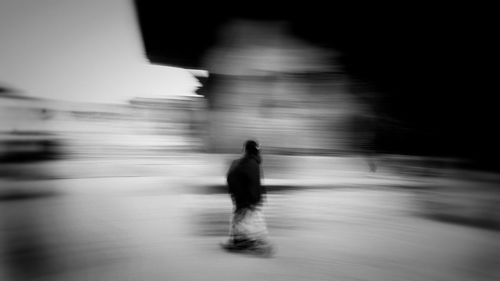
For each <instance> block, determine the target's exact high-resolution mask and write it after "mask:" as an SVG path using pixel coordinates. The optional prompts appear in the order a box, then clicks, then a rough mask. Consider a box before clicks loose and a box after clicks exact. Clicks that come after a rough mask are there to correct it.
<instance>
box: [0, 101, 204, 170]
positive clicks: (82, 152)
mask: <svg viewBox="0 0 500 281" xmlns="http://www.w3.org/2000/svg"><path fill="white" fill-rule="evenodd" d="M203 108H204V101H203V98H201V97H195V96H185V97H170V98H164V99H147V98H136V99H133V100H131V101H130V103H129V104H104V103H78V102H67V101H59V100H49V99H39V98H32V97H29V96H24V95H22V94H20V93H16V92H12V91H9V92H7V91H3V92H2V93H0V160H1V161H34V160H48V159H55V158H62V157H116V156H118V157H121V156H151V155H155V156H162V155H166V154H168V153H169V152H172V151H182V150H184V151H186V150H189V151H193V150H202V149H203V144H204V143H203V141H202V134H200V132H203V128H204V126H203V120H205V118H204V117H203V115H202V114H203V112H204V110H203Z"/></svg>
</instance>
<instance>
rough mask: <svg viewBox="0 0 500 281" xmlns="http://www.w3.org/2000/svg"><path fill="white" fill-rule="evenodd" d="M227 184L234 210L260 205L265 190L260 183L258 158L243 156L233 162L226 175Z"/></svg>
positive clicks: (256, 156)
mask: <svg viewBox="0 0 500 281" xmlns="http://www.w3.org/2000/svg"><path fill="white" fill-rule="evenodd" d="M227 184H228V187H229V190H228V191H229V194H230V195H231V198H232V200H233V203H234V205H235V208H236V210H240V209H243V208H252V207H256V206H259V205H261V204H262V201H263V199H264V194H265V189H264V187H262V186H261V183H260V157H259V156H258V155H245V156H244V157H242V158H240V159H237V160H234V161H233V163H232V164H231V167H230V168H229V171H228V173H227Z"/></svg>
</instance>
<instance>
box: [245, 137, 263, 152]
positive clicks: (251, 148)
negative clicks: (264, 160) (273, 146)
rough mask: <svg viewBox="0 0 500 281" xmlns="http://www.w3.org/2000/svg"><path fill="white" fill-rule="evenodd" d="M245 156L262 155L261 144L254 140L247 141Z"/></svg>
mask: <svg viewBox="0 0 500 281" xmlns="http://www.w3.org/2000/svg"><path fill="white" fill-rule="evenodd" d="M245 154H247V155H259V154H260V147H259V144H258V143H257V142H256V141H254V140H247V141H246V142H245Z"/></svg>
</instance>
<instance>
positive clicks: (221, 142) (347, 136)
mask: <svg viewBox="0 0 500 281" xmlns="http://www.w3.org/2000/svg"><path fill="white" fill-rule="evenodd" d="M217 42H218V44H216V45H215V47H213V48H212V49H211V50H209V51H208V52H207V55H206V57H205V60H204V62H205V68H206V69H208V70H209V72H210V73H211V74H210V77H209V78H208V80H207V81H206V82H205V87H206V88H205V89H202V94H203V95H205V96H207V98H208V101H209V108H210V112H209V123H210V125H209V145H210V148H211V150H212V151H215V152H234V151H237V150H238V149H239V148H240V146H241V144H242V143H243V141H244V140H245V139H249V138H256V139H258V140H259V141H260V142H261V143H262V145H263V147H264V149H266V151H268V152H276V153H320V154H324V153H340V152H347V151H349V150H350V149H351V148H352V147H351V146H352V136H353V134H352V129H353V127H352V122H351V119H352V118H353V116H359V115H366V114H367V112H366V109H365V108H364V107H363V105H362V103H360V102H359V101H358V100H357V99H356V98H354V96H353V95H352V93H351V92H350V90H349V89H350V88H351V87H350V85H349V84H350V83H351V82H350V80H349V78H348V77H347V75H346V74H345V73H344V72H343V71H342V69H341V68H340V67H339V64H337V63H335V60H334V58H335V56H336V55H337V54H336V53H335V52H334V51H332V50H331V49H323V48H321V47H320V46H316V45H313V44H311V43H308V42H306V41H303V40H301V39H299V38H296V37H294V36H293V35H292V34H291V33H290V32H289V31H288V26H287V23H286V22H281V21H252V20H233V21H230V22H229V23H228V24H227V25H225V26H224V27H223V28H221V29H220V32H219V36H218V39H217Z"/></svg>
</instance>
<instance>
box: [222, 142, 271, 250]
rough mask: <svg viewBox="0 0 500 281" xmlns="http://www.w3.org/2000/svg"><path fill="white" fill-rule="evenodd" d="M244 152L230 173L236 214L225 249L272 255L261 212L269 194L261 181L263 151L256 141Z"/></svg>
mask: <svg viewBox="0 0 500 281" xmlns="http://www.w3.org/2000/svg"><path fill="white" fill-rule="evenodd" d="M244 150H245V152H244V155H243V157H241V158H240V159H237V160H234V161H233V162H232V164H231V167H230V168H229V171H228V173H227V184H228V192H229V195H230V196H231V199H232V201H233V205H234V212H233V217H232V219H231V225H230V237H229V241H228V242H227V243H225V244H222V247H223V248H224V249H226V250H230V251H241V252H250V253H255V254H263V255H266V256H270V255H271V254H272V252H273V251H272V247H271V245H270V244H269V242H268V241H267V227H266V223H265V220H264V217H263V215H262V211H261V208H262V204H263V201H264V196H265V193H266V191H265V188H264V187H263V186H262V185H261V182H260V179H261V173H260V172H261V167H260V164H261V162H262V160H261V156H260V148H259V145H258V143H257V142H256V141H253V140H248V141H246V143H245V147H244Z"/></svg>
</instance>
